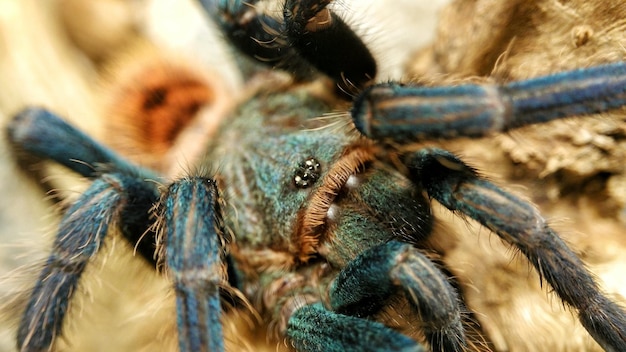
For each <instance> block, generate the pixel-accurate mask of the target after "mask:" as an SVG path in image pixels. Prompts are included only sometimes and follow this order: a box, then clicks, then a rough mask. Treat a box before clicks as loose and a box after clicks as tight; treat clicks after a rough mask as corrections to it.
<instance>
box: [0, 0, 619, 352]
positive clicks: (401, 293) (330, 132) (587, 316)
mask: <svg viewBox="0 0 626 352" xmlns="http://www.w3.org/2000/svg"><path fill="white" fill-rule="evenodd" d="M329 2H330V1H287V3H286V4H285V9H284V19H282V20H277V19H275V18H272V17H269V16H267V15H265V14H264V13H261V12H257V10H256V8H255V7H254V4H255V3H256V2H254V1H253V2H252V3H244V2H240V1H208V0H207V1H201V3H202V5H203V6H204V8H205V9H206V10H207V12H208V13H209V14H210V16H211V17H212V18H213V19H214V20H215V21H216V22H217V23H218V24H219V25H220V26H221V27H222V28H223V30H224V32H225V35H226V37H227V38H228V39H230V41H231V42H232V43H233V44H234V46H236V47H237V48H238V49H239V50H240V51H241V52H242V53H243V54H246V55H248V56H249V57H245V58H242V59H241V66H242V68H243V69H244V70H245V71H247V72H257V71H260V70H262V68H261V67H262V66H261V65H260V64H259V63H257V62H254V61H253V60H250V58H257V59H259V60H260V61H262V62H263V63H266V64H267V63H269V64H270V65H272V66H273V67H274V68H280V69H284V70H286V71H287V72H289V73H291V74H292V76H293V77H294V78H293V79H294V80H293V81H292V82H291V83H290V84H288V85H275V84H274V83H275V82H276V81H271V80H269V79H268V82H269V83H268V84H267V85H266V86H263V87H262V88H263V89H260V90H259V91H257V92H256V93H255V94H253V95H252V96H251V97H248V98H247V99H245V101H243V102H241V103H240V104H238V105H237V106H236V107H235V108H233V110H232V111H231V112H230V114H229V115H228V116H227V117H226V118H225V119H224V120H223V121H222V122H221V125H220V127H219V128H218V129H216V130H215V131H213V132H212V133H211V134H210V135H209V136H207V138H208V140H206V141H198V142H197V143H198V144H201V145H205V144H206V146H205V148H204V149H203V153H202V158H200V159H199V160H200V165H199V166H198V169H200V170H201V169H203V168H206V167H205V166H206V165H214V169H216V170H218V171H217V172H216V173H215V174H210V175H207V174H199V175H194V176H189V177H183V178H180V179H175V180H172V181H171V184H170V185H169V186H163V187H159V186H157V184H159V183H164V182H165V180H163V177H162V176H160V174H159V172H160V171H163V170H148V169H146V168H143V167H140V166H138V165H134V164H132V163H129V162H127V161H125V160H124V159H122V158H121V157H119V156H117V154H115V153H113V152H111V151H109V150H108V149H106V148H105V147H103V146H100V145H98V144H96V143H95V142H94V141H92V140H91V139H90V138H89V137H87V136H86V135H84V134H82V133H80V132H79V131H77V130H75V129H74V128H73V127H71V126H69V125H67V124H66V123H65V122H63V121H62V120H61V119H59V118H58V117H56V116H55V115H53V114H52V113H50V112H47V111H45V110H41V109H32V108H31V109H28V110H25V111H24V112H22V113H20V114H18V115H17V116H16V118H15V119H14V120H13V121H12V123H11V124H10V126H9V130H8V133H9V138H10V139H11V141H12V142H13V143H14V144H15V145H16V148H17V149H19V150H21V151H24V152H27V153H31V154H34V155H36V156H39V157H43V158H47V159H51V160H54V161H56V162H58V163H60V164H62V165H64V166H67V167H69V168H70V169H72V170H74V171H75V172H77V173H80V174H82V175H84V176H86V177H90V178H93V179H94V181H93V184H92V185H91V186H90V187H89V189H88V190H87V191H86V192H85V193H84V194H83V195H82V196H81V197H80V198H79V199H78V200H77V201H76V203H74V205H73V206H72V207H71V208H69V209H68V211H67V213H66V215H65V217H64V219H63V220H62V222H61V226H60V229H59V232H58V237H57V238H56V240H55V243H54V245H53V250H52V254H51V255H50V257H49V260H48V262H47V263H46V265H45V267H44V269H43V271H42V273H41V275H40V279H39V281H38V282H37V283H36V285H35V287H34V289H33V291H32V293H31V297H30V300H29V301H28V304H27V306H26V309H25V312H24V314H23V318H22V321H21V323H20V327H19V330H18V346H19V348H20V349H22V350H24V351H31V350H32V351H38V350H46V349H49V348H51V346H53V344H54V341H55V338H56V337H57V336H58V335H59V334H60V332H61V329H62V323H63V318H64V316H65V312H66V310H67V307H68V305H69V304H71V298H72V295H73V293H74V291H75V289H76V286H77V283H78V280H79V278H80V276H81V275H82V273H83V271H84V268H85V266H86V265H87V263H88V261H89V260H90V258H91V257H93V256H94V255H96V254H97V252H98V249H99V248H100V247H101V244H102V241H103V239H104V238H105V236H106V235H107V233H108V232H109V226H110V225H114V226H116V227H118V228H119V229H120V232H121V233H122V234H123V236H124V237H125V238H126V239H127V240H128V241H129V242H130V243H131V244H132V245H133V246H134V247H135V248H136V249H137V251H138V253H139V254H140V255H141V256H142V257H143V258H144V259H146V260H147V261H148V262H150V263H152V264H156V263H157V262H158V263H163V264H164V266H165V269H166V270H167V272H168V273H169V274H170V279H171V281H172V282H173V286H174V292H175V294H176V302H177V318H178V335H179V346H180V349H181V350H184V351H196V350H223V349H224V341H223V333H222V324H221V322H220V319H221V316H222V313H223V312H222V311H223V310H224V308H223V307H222V304H221V303H220V302H221V300H222V299H223V298H224V296H225V293H228V292H236V295H235V296H236V297H239V298H240V299H241V300H243V301H247V306H248V308H249V307H252V308H253V309H255V310H256V311H257V312H258V313H259V314H260V316H261V317H262V318H263V320H264V321H265V323H266V324H267V325H269V326H272V327H274V330H275V331H274V333H276V334H278V335H279V336H282V337H284V338H286V339H287V340H288V341H289V343H290V346H293V348H295V349H297V350H302V351H330V350H337V351H341V350H414V351H419V350H423V349H424V348H426V347H424V345H423V343H425V344H426V346H427V347H429V348H431V349H433V350H438V351H439V350H441V351H443V350H445V351H461V350H465V349H468V348H471V347H477V346H475V343H476V341H474V340H472V338H471V337H470V336H469V334H468V333H467V332H466V330H467V329H468V327H467V324H468V321H467V320H468V319H466V316H465V314H464V313H465V312H464V310H465V308H464V305H463V303H462V299H461V298H460V296H459V294H458V292H457V290H456V289H455V288H454V285H453V282H452V283H451V281H452V280H451V279H450V278H449V277H448V275H447V274H446V273H445V272H444V271H443V270H442V269H441V268H440V267H439V266H438V265H436V264H434V263H433V261H432V259H431V258H430V256H429V255H427V254H425V251H424V248H422V246H423V245H425V243H426V240H427V239H428V237H429V235H430V233H431V232H432V229H433V223H434V218H433V216H432V214H431V210H430V205H429V199H435V200H437V201H438V202H440V203H441V204H442V205H444V206H445V207H447V208H448V209H450V210H452V211H454V212H459V213H461V214H464V215H466V216H468V217H470V218H473V219H475V220H477V221H478V222H479V223H481V224H482V225H483V226H485V227H487V228H488V229H490V230H492V231H493V232H494V233H496V234H497V235H498V236H500V237H501V238H502V239H503V240H504V241H506V242H508V243H510V244H511V245H512V246H514V247H515V248H517V249H519V250H520V251H521V252H522V253H523V254H524V255H525V256H526V257H527V258H528V259H529V261H530V263H531V264H532V265H533V266H534V267H535V268H536V269H537V270H538V271H539V272H540V274H541V275H542V276H543V278H544V279H545V280H546V282H547V283H549V284H550V285H551V287H552V288H553V289H554V291H555V292H556V294H557V295H558V296H559V298H560V299H562V300H563V301H564V302H565V303H566V304H567V305H569V306H571V307H572V308H573V309H575V310H576V311H577V313H578V316H579V318H580V320H581V322H582V324H583V325H584V326H585V328H586V329H587V330H588V331H589V333H590V334H591V335H592V336H593V338H594V339H596V341H597V342H598V343H599V344H600V345H601V346H603V347H604V348H605V349H607V350H615V351H618V350H624V349H626V315H625V313H624V311H623V309H622V308H620V307H619V306H618V305H617V304H616V303H614V302H612V301H611V300H609V299H608V298H607V297H606V296H605V295H604V294H603V293H602V292H600V289H599V288H598V286H597V284H596V283H595V281H594V279H593V277H592V276H591V274H590V273H589V272H588V271H587V270H586V269H585V267H584V265H583V263H582V262H581V261H580V260H579V259H578V258H577V257H576V255H575V254H574V253H573V252H572V251H571V250H570V249H569V248H568V247H567V246H566V245H565V243H564V242H563V241H562V240H561V239H560V238H559V237H558V235H557V234H556V233H555V232H554V231H553V230H552V229H551V228H550V227H549V226H548V225H547V224H546V222H545V220H544V219H543V218H542V217H541V215H540V214H539V213H538V211H537V210H536V209H535V208H534V207H532V206H531V205H529V204H527V203H526V202H524V201H522V200H520V199H519V198H517V197H515V196H513V195H511V194H509V193H507V192H505V191H503V190H502V189H500V188H499V187H498V186H496V185H494V184H493V183H491V182H489V181H487V180H486V179H484V178H483V177H481V176H480V175H479V174H478V173H477V172H476V171H475V170H474V169H472V168H471V167H469V166H468V165H466V164H465V163H464V162H463V161H461V160H460V159H459V158H458V157H456V156H455V155H453V154H452V153H449V152H447V151H445V150H441V149H436V148H425V149H417V150H415V149H410V148H399V149H398V150H394V149H393V148H392V147H390V146H391V145H394V146H402V145H404V144H408V143H411V142H413V141H416V140H420V139H424V138H439V137H443V138H449V137H454V136H457V135H466V136H477V135H484V134H486V133H490V132H493V131H501V130H506V129H509V128H513V127H517V126H521V125H525V124H530V123H539V122H543V121H547V120H550V119H556V118H561V117H565V116H568V115H571V114H578V113H585V112H596V111H603V110H606V109H611V108H614V107H619V106H623V105H624V103H625V101H624V94H625V90H626V89H625V87H626V85H625V79H624V77H625V75H624V73H626V68H625V66H624V65H623V64H622V63H618V64H613V65H608V66H603V67H594V68H589V69H585V70H579V71H572V72H565V73H561V74H557V75H553V76H547V77H543V78H539V79H535V80H531V81H525V82H518V83H512V84H509V85H503V86H496V85H487V84H485V85H462V86H455V87H414V86H405V85H401V84H396V83H393V82H391V83H385V84H378V85H372V84H371V79H372V78H373V76H374V75H375V73H376V65H375V62H374V60H373V59H372V57H371V55H369V52H368V50H367V49H366V47H365V45H364V44H363V43H362V42H361V41H360V40H359V39H358V37H357V36H356V35H354V33H353V32H352V31H351V30H350V29H349V27H348V26H347V25H345V24H344V23H343V22H342V21H341V20H340V19H339V18H338V17H337V16H336V15H334V14H333V13H332V11H330V10H329V9H328V8H327V7H326V5H328V3H329ZM267 77H269V75H268V76H266V78H267ZM328 78H330V79H331V80H332V81H333V82H336V83H337V84H338V86H339V88H340V89H336V88H335V87H334V85H333V84H328V83H329V82H331V80H329V79H328ZM270 85H272V86H270ZM366 87H367V88H366ZM346 91H348V92H352V91H358V92H359V93H358V95H357V96H356V98H354V99H353V101H352V102H350V101H348V100H347V99H346V94H345V92H346ZM158 92H159V94H158V99H149V101H148V100H147V101H146V102H145V103H146V104H139V105H141V106H144V107H145V106H148V107H149V108H150V109H153V108H154V107H155V105H157V106H158V105H159V104H161V103H163V102H166V101H167V99H166V97H167V94H168V92H167V91H164V90H158ZM151 97H152V98H154V95H152V96H151ZM197 110H198V107H197V106H196V107H195V110H194V111H197ZM333 111H334V112H336V111H349V112H350V113H343V114H336V116H333V117H328V118H318V117H321V116H324V114H326V113H329V112H333ZM329 121H331V122H332V123H330V124H329ZM178 129H179V127H178V126H177V127H176V128H175V130H178ZM174 139H175V138H169V139H168V140H169V141H171V140H174ZM58 141H63V143H58ZM375 141H378V142H379V143H377V142H375ZM75 160H79V161H80V163H76V162H75ZM194 160H195V159H194ZM86 165H95V166H97V167H96V168H93V167H88V166H86ZM154 181H158V182H154ZM155 252H156V255H155ZM398 302H406V303H405V304H399V305H400V306H401V307H400V308H398V309H399V310H402V308H404V309H405V310H406V312H405V313H403V314H402V315H401V317H403V318H404V319H406V322H404V325H411V324H415V328H416V329H419V330H420V331H421V333H422V334H423V335H424V337H423V341H421V342H418V341H417V340H415V339H413V338H410V337H408V336H406V335H405V334H403V333H401V332H399V331H398V330H397V329H394V328H392V327H390V326H386V325H384V324H382V323H380V322H378V321H377V318H380V315H382V314H381V312H383V311H384V310H385V309H386V307H387V306H389V305H393V304H394V303H398ZM234 306H235V307H233V309H237V304H235V305H234ZM400 325H402V324H400Z"/></svg>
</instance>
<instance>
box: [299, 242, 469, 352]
mask: <svg viewBox="0 0 626 352" xmlns="http://www.w3.org/2000/svg"><path fill="white" fill-rule="evenodd" d="M398 291H402V292H404V294H405V296H406V297H407V299H408V301H409V303H410V304H411V305H412V307H413V308H414V309H415V311H416V312H417V313H418V314H419V315H420V318H421V321H423V322H425V324H424V326H423V329H424V332H425V334H426V338H427V340H428V341H429V343H430V345H431V348H432V350H433V351H463V350H464V349H465V347H466V340H465V332H464V329H463V325H462V322H461V316H460V309H459V299H458V297H457V295H456V292H455V290H454V288H453V287H452V286H451V285H450V283H449V282H448V281H447V279H446V277H445V276H444V275H443V274H442V273H441V272H440V271H439V270H438V269H437V268H436V267H435V265H434V264H433V263H432V262H431V261H430V260H429V259H428V258H427V257H426V256H424V255H423V254H421V253H420V252H419V251H417V250H416V249H415V248H414V247H413V246H412V245H410V244H407V243H401V242H398V241H390V242H388V243H384V244H381V245H378V246H374V247H372V248H370V249H368V250H366V251H365V252H363V253H361V254H360V255H359V256H358V257H357V258H355V259H354V260H353V261H351V262H350V263H348V265H347V266H346V267H345V268H344V269H343V270H342V271H341V272H340V274H339V276H338V277H337V279H336V280H335V281H334V282H333V284H332V286H331V289H330V305H331V309H332V311H324V310H323V308H321V307H311V306H309V307H305V308H306V310H303V309H304V308H302V309H300V310H298V311H296V312H295V313H294V315H292V317H291V319H290V321H289V326H288V330H287V333H288V336H289V337H290V338H291V340H292V341H293V342H294V344H295V345H296V347H297V348H301V347H302V346H310V345H319V346H327V344H326V342H324V341H320V339H322V340H323V339H330V340H332V341H335V342H334V344H336V345H338V347H337V349H338V350H341V349H343V348H347V346H351V347H352V348H355V349H356V350H361V349H362V348H364V347H366V348H368V349H370V350H395V349H396V348H392V347H390V345H388V343H389V340H396V341H397V342H402V344H403V345H402V346H405V344H406V346H407V347H403V348H409V349H412V350H415V349H417V350H419V349H420V348H421V347H419V346H415V345H414V344H415V342H414V341H413V342H412V344H410V343H408V342H405V339H406V337H405V336H403V335H400V336H402V339H399V337H398V336H396V335H398V334H399V333H397V332H395V331H390V330H389V328H387V327H385V326H383V325H380V324H379V323H373V322H371V321H369V320H366V319H365V318H367V317H368V316H371V315H372V314H374V313H376V312H378V311H379V310H380V309H381V308H382V307H383V306H384V304H385V303H386V302H387V300H388V299H389V298H390V297H391V296H392V295H394V294H395V293H396V292H398ZM326 319H328V320H332V323H328V322H326ZM361 319H363V320H361ZM340 320H341V321H344V320H345V324H346V325H345V326H344V327H343V328H338V327H337V324H339V321H340ZM322 322H323V323H322ZM346 327H348V329H350V330H349V331H350V332H344V331H343V329H345V328H346ZM353 330H357V331H353ZM351 334H354V335H351ZM362 334H365V336H361V335H362ZM397 342H396V343H397ZM329 343H330V342H329ZM402 346H397V349H400V347H402ZM303 350H307V349H306V348H303ZM313 350H314V349H313Z"/></svg>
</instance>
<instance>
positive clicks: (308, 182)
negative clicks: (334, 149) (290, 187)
mask: <svg viewBox="0 0 626 352" xmlns="http://www.w3.org/2000/svg"><path fill="white" fill-rule="evenodd" d="M321 172H322V168H321V166H320V163H319V161H317V159H315V158H313V157H310V158H308V159H306V160H305V161H303V162H301V163H300V164H298V168H297V169H296V172H295V173H294V176H293V182H294V184H295V185H296V187H298V188H307V187H310V186H312V185H313V184H314V183H315V181H317V179H318V178H319V177H320V173H321Z"/></svg>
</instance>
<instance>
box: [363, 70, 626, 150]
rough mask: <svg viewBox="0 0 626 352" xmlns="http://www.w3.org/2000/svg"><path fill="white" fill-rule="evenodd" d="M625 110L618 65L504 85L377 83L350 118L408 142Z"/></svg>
mask: <svg viewBox="0 0 626 352" xmlns="http://www.w3.org/2000/svg"><path fill="white" fill-rule="evenodd" d="M624 105H626V63H624V62H617V63H613V64H610V65H604V66H597V67H590V68H585V69H579V70H574V71H567V72H562V73H557V74H554V75H550V76H545V77H539V78H534V79H530V80H527V81H520V82H513V83H509V84H506V85H495V84H467V85H459V86H450V87H445V86H442V87H420V86H402V85H399V84H396V83H386V84H380V85H376V86H373V87H371V88H369V89H367V90H365V91H364V92H363V93H362V94H361V95H360V96H359V97H358V98H357V99H356V100H355V103H354V107H353V109H352V118H353V120H354V123H355V125H356V127H357V129H358V130H359V131H361V133H363V134H365V135H366V136H368V137H370V138H373V139H376V140H393V141H395V142H398V143H406V142H409V141H419V140H427V139H436V138H454V137H457V136H468V137H478V136H484V135H486V134H489V133H491V132H497V131H506V130H508V129H511V128H515V127H520V126H524V125H529V124H535V123H541V122H546V121H550V120H554V119H558V118H564V117H568V116H576V115H582V114H592V113H599V112H604V111H608V110H611V109H615V108H618V107H621V106H624Z"/></svg>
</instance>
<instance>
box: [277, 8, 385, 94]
mask: <svg viewBox="0 0 626 352" xmlns="http://www.w3.org/2000/svg"><path fill="white" fill-rule="evenodd" d="M330 2H331V0H287V1H286V2H285V8H284V18H285V26H286V29H287V36H288V38H289V44H290V46H292V47H294V48H296V50H297V51H298V52H299V53H300V54H301V55H302V56H303V57H304V58H305V59H306V60H307V61H308V62H310V63H311V64H312V65H313V66H315V67H316V68H317V69H318V70H319V71H320V72H323V73H324V74H326V75H328V76H329V77H331V78H333V79H334V80H335V81H336V82H337V83H338V84H339V85H340V87H342V88H344V89H348V91H354V90H355V88H358V89H360V88H362V87H364V86H365V85H366V84H367V83H368V82H370V81H371V80H372V79H373V78H374V77H375V76H376V71H377V67H376V60H375V59H374V57H373V56H372V54H371V53H370V51H369V49H367V47H366V46H365V44H364V43H363V41H361V38H359V37H358V36H357V35H356V33H354V32H353V31H352V29H351V28H350V26H348V25H347V24H346V23H345V22H344V21H343V20H342V19H341V18H340V17H339V16H337V15H336V14H335V13H334V12H333V11H331V10H330V9H328V8H327V6H328V4H330Z"/></svg>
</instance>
